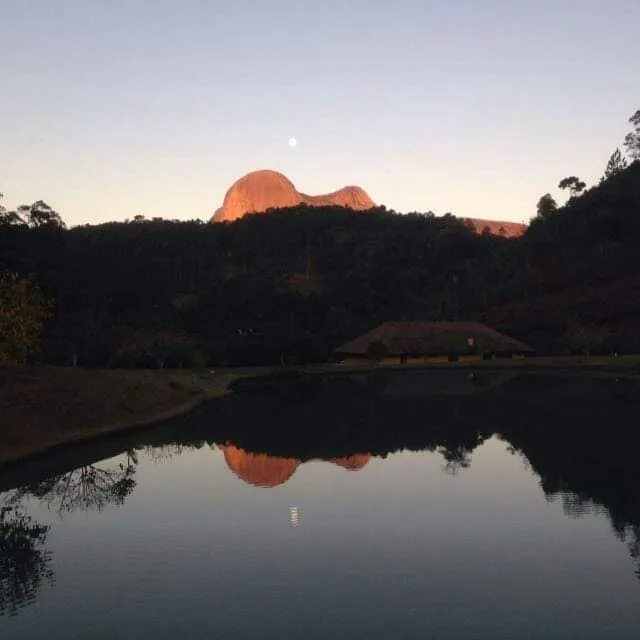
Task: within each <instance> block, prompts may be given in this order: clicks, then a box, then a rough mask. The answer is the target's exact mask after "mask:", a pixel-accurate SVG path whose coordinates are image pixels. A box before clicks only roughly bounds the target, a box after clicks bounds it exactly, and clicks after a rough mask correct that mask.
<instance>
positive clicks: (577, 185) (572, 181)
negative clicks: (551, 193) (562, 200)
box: [558, 176, 587, 196]
mask: <svg viewBox="0 0 640 640" xmlns="http://www.w3.org/2000/svg"><path fill="white" fill-rule="evenodd" d="M586 186H587V185H586V184H585V183H584V182H583V181H582V180H580V178H578V177H577V176H570V177H569V178H563V179H562V180H560V182H559V183H558V189H569V191H570V192H571V195H572V196H577V195H578V194H579V193H581V192H582V191H584V188H585V187H586Z"/></svg>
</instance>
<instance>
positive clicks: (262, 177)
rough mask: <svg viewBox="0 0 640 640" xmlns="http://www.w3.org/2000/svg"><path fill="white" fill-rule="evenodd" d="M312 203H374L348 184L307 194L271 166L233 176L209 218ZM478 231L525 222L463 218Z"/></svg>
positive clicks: (511, 230)
mask: <svg viewBox="0 0 640 640" xmlns="http://www.w3.org/2000/svg"><path fill="white" fill-rule="evenodd" d="M303 203H304V204H308V205H311V206H316V207H324V206H338V207H345V208H348V209H352V210H354V211H368V210H369V209H373V208H375V206H376V203H375V202H374V201H373V200H372V199H371V198H370V197H369V195H368V194H367V192H366V191H365V190H364V189H362V188H361V187H356V186H349V187H343V188H342V189H338V191H334V192H332V193H327V194H324V195H319V196H310V195H308V194H306V193H301V192H299V191H298V190H297V189H296V188H295V186H294V184H293V183H292V182H291V180H289V178H287V177H286V176H285V175H283V174H282V173H279V172H278V171H272V170H271V169H261V170H259V171H252V172H250V173H247V174H246V175H245V176H242V178H240V179H239V180H236V182H234V183H233V184H232V185H231V187H229V189H228V190H227V193H226V194H225V196H224V201H223V203H222V206H221V207H220V208H219V209H218V210H217V211H216V212H215V213H214V214H213V217H212V218H211V222H233V221H234V220H238V219H240V218H242V217H243V216H245V215H247V214H248V213H264V212H265V211H267V210H269V209H282V208H285V207H295V206H297V205H299V204H303ZM464 220H465V222H467V223H469V224H470V225H471V226H472V227H473V230H474V231H475V232H476V233H478V234H480V233H482V232H483V231H485V230H488V231H489V233H491V234H493V235H501V236H505V237H507V238H514V237H517V236H521V235H522V234H523V233H524V232H525V231H526V229H527V226H526V225H524V224H520V223H518V222H500V221H498V220H482V219H477V218H464Z"/></svg>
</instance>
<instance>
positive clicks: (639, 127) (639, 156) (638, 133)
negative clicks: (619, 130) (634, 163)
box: [624, 109, 640, 160]
mask: <svg viewBox="0 0 640 640" xmlns="http://www.w3.org/2000/svg"><path fill="white" fill-rule="evenodd" d="M629 122H630V124H632V125H633V131H631V132H629V133H628V134H627V136H626V137H625V139H624V146H625V147H626V149H627V153H628V154H629V156H630V157H631V158H632V159H633V160H640V109H638V110H637V111H636V112H635V113H634V114H633V115H632V116H631V118H629Z"/></svg>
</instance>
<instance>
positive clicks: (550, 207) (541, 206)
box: [536, 193, 558, 220]
mask: <svg viewBox="0 0 640 640" xmlns="http://www.w3.org/2000/svg"><path fill="white" fill-rule="evenodd" d="M557 210H558V203H557V202H556V201H555V200H554V198H553V196H552V195H551V194H550V193H545V194H544V195H543V196H542V197H541V198H540V200H538V204H537V205H536V211H537V215H538V218H541V219H542V220H548V219H549V218H550V217H551V216H552V215H553V214H554V213H556V211H557Z"/></svg>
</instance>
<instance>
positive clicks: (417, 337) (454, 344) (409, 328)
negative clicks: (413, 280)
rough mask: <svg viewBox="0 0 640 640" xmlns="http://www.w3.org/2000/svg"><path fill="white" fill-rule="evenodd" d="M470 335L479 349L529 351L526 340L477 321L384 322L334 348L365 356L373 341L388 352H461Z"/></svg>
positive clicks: (467, 344) (510, 351)
mask: <svg viewBox="0 0 640 640" xmlns="http://www.w3.org/2000/svg"><path fill="white" fill-rule="evenodd" d="M470 338H472V339H473V341H474V343H475V345H476V346H477V350H478V352H480V353H527V352H531V351H533V349H531V347H529V346H527V345H526V344H524V343H522V342H519V341H518V340H514V339H513V338H510V337H509V336H505V335H504V334H502V333H498V332H497V331H494V330H493V329H489V327H485V326H484V325H483V324H480V323H478V322H406V321H403V322H385V323H384V324H381V325H380V326H379V327H377V328H375V329H373V330H372V331H369V333H365V334H364V335H363V336H360V337H359V338H356V339H355V340H352V341H351V342H347V343H346V344H344V345H342V346H341V347H339V348H338V349H336V353H338V354H342V355H357V356H369V355H370V354H371V353H372V345H376V347H377V348H378V349H382V350H383V351H384V352H385V354H386V355H389V356H401V355H406V356H427V355H431V356H440V355H441V356H444V355H464V354H467V353H469V339H470ZM380 345H382V347H381V346H380ZM376 347H374V350H375V348H376Z"/></svg>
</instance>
